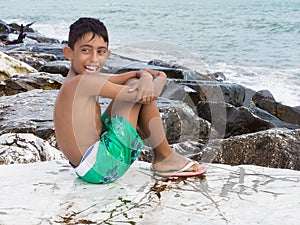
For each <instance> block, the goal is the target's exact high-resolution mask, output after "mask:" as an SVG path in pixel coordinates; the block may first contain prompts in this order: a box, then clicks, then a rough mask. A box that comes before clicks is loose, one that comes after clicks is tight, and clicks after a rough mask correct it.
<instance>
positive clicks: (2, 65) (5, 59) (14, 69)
mask: <svg viewBox="0 0 300 225" xmlns="http://www.w3.org/2000/svg"><path fill="white" fill-rule="evenodd" d="M36 72H37V70H36V69H34V68H33V67H31V66H29V65H28V64H26V63H24V62H21V61H19V60H16V59H14V58H13V57H11V56H8V55H6V54H5V53H3V52H1V51H0V81H2V80H4V79H6V78H9V77H10V76H12V75H15V74H29V73H36Z"/></svg>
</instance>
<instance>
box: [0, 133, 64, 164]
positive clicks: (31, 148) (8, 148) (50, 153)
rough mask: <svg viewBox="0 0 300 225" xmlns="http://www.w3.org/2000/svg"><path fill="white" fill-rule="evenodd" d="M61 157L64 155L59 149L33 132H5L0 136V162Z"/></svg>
mask: <svg viewBox="0 0 300 225" xmlns="http://www.w3.org/2000/svg"><path fill="white" fill-rule="evenodd" d="M62 159H65V157H64V155H63V154H62V152H61V151H58V150H57V149H56V148H54V147H52V146H50V144H49V143H48V142H47V141H45V140H43V139H41V138H39V137H36V136H35V135H33V134H29V133H27V134H22V133H15V134H14V133H7V134H3V135H1V136H0V164H13V163H32V162H38V161H50V160H62Z"/></svg>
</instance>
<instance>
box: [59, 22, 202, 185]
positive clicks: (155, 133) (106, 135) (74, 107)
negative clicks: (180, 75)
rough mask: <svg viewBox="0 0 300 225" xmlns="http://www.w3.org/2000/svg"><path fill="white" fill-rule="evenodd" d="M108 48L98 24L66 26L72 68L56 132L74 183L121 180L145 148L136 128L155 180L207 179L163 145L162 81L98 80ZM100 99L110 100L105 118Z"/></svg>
mask: <svg viewBox="0 0 300 225" xmlns="http://www.w3.org/2000/svg"><path fill="white" fill-rule="evenodd" d="M108 44H109V40H108V33H107V30H106V27H105V26H104V24H103V23H102V22H100V21H99V20H97V19H93V18H80V19H79V20H77V21H76V22H75V23H73V24H72V25H71V26H70V32H69V40H68V46H66V47H65V48H64V49H63V52H64V55H65V57H66V58H67V59H68V60H69V61H71V68H70V70H69V73H68V75H67V77H66V79H65V81H64V83H63V85H62V87H61V89H60V91H59V94H58V96H57V100H56V103H55V108H54V126H55V133H56V138H57V142H58V145H59V146H60V148H61V150H62V152H63V153H64V154H65V156H66V157H67V158H68V160H69V161H70V164H71V165H72V166H73V167H74V168H75V172H76V174H77V175H78V177H80V178H81V179H83V180H85V181H87V182H90V183H110V182H112V181H114V180H116V179H117V178H119V177H121V176H122V175H123V174H124V173H125V172H126V171H127V170H128V168H129V167H130V165H131V164H132V163H133V162H134V160H136V158H137V157H138V155H139V153H140V150H141V149H142V148H143V146H144V144H143V141H142V140H141V138H140V136H139V135H138V133H137V132H136V128H137V126H139V128H140V130H141V132H142V133H143V134H144V135H145V137H147V139H148V141H149V143H151V147H152V148H153V150H154V158H153V161H152V168H153V170H154V172H155V173H156V174H158V175H160V176H172V175H173V176H198V175H201V174H203V173H205V168H202V167H200V166H199V164H198V163H196V162H193V161H191V160H189V159H187V158H185V157H183V156H181V155H179V154H178V153H175V152H173V151H172V149H171V148H170V146H169V144H168V142H167V140H166V137H165V133H164V130H163V126H162V121H161V119H160V114H159V111H158V109H157V106H156V103H155V101H154V100H155V99H157V97H158V96H159V95H160V93H161V91H162V89H163V86H164V84H165V82H166V75H165V74H164V73H163V72H159V71H153V70H147V69H145V70H141V71H131V72H127V73H123V74H118V75H107V74H101V73H100V71H101V69H102V68H103V65H104V63H105V61H106V60H107V58H108V57H109V55H110V50H109V49H108ZM99 96H100V97H104V98H110V99H112V101H111V103H110V104H109V106H108V107H107V109H106V110H105V112H104V113H103V114H102V112H101V108H100V105H99ZM170 171H171V173H170ZM174 171H175V172H174Z"/></svg>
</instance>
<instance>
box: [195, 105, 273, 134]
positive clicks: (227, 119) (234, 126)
mask: <svg viewBox="0 0 300 225" xmlns="http://www.w3.org/2000/svg"><path fill="white" fill-rule="evenodd" d="M197 112H198V116H200V117H201V118H203V119H205V120H207V121H209V122H210V123H211V124H212V127H214V128H215V129H216V130H217V131H218V132H219V135H220V136H219V138H222V137H224V138H228V137H230V136H235V135H240V134H247V133H253V132H257V131H261V130H267V129H270V128H273V127H275V125H274V124H272V123H271V122H269V121H266V120H263V119H261V118H259V117H257V116H256V115H254V114H253V113H252V112H251V111H250V110H249V109H248V108H246V107H243V106H242V107H234V106H232V105H230V104H227V103H214V102H199V103H198V105H197Z"/></svg>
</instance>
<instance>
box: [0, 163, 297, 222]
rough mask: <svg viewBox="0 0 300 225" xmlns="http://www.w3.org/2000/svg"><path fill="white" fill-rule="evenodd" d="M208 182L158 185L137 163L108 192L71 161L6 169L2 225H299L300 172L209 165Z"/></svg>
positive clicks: (0, 172) (0, 176)
mask: <svg viewBox="0 0 300 225" xmlns="http://www.w3.org/2000/svg"><path fill="white" fill-rule="evenodd" d="M206 166H207V167H208V172H207V175H206V177H202V178H201V179H200V178H188V179H186V180H173V181H170V180H169V181H167V180H162V179H154V177H153V176H152V174H151V172H150V169H149V167H150V165H149V164H147V163H145V162H140V161H137V162H135V163H134V164H133V166H132V167H131V168H130V169H129V171H128V172H127V173H126V174H125V176H123V177H122V178H121V179H119V180H117V181H116V182H114V183H112V184H108V185H95V184H88V183H85V182H83V181H81V180H79V179H78V178H76V176H75V174H74V172H73V169H72V168H70V167H69V165H68V162H67V161H64V160H63V161H48V162H39V163H32V164H19V165H17V164H14V165H2V166H0V188H1V192H0V199H1V201H0V224H1V225H19V224H22V225H27V224H28V225H29V224H30V225H36V224H114V225H115V224H141V225H157V224H164V225H182V224H192V225H193V224H195V225H198V224H202V225H213V224H216V225H223V224H224V225H225V224H230V225H244V224H247V225H252V224H263V225H269V224H270V225H279V224H283V223H284V224H288V225H296V224H298V222H299V219H300V216H299V210H300V204H299V203H300V200H299V199H300V188H299V181H300V172H299V171H294V170H282V169H271V168H264V167H257V166H236V167H231V166H227V165H218V164H207V165H206Z"/></svg>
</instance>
